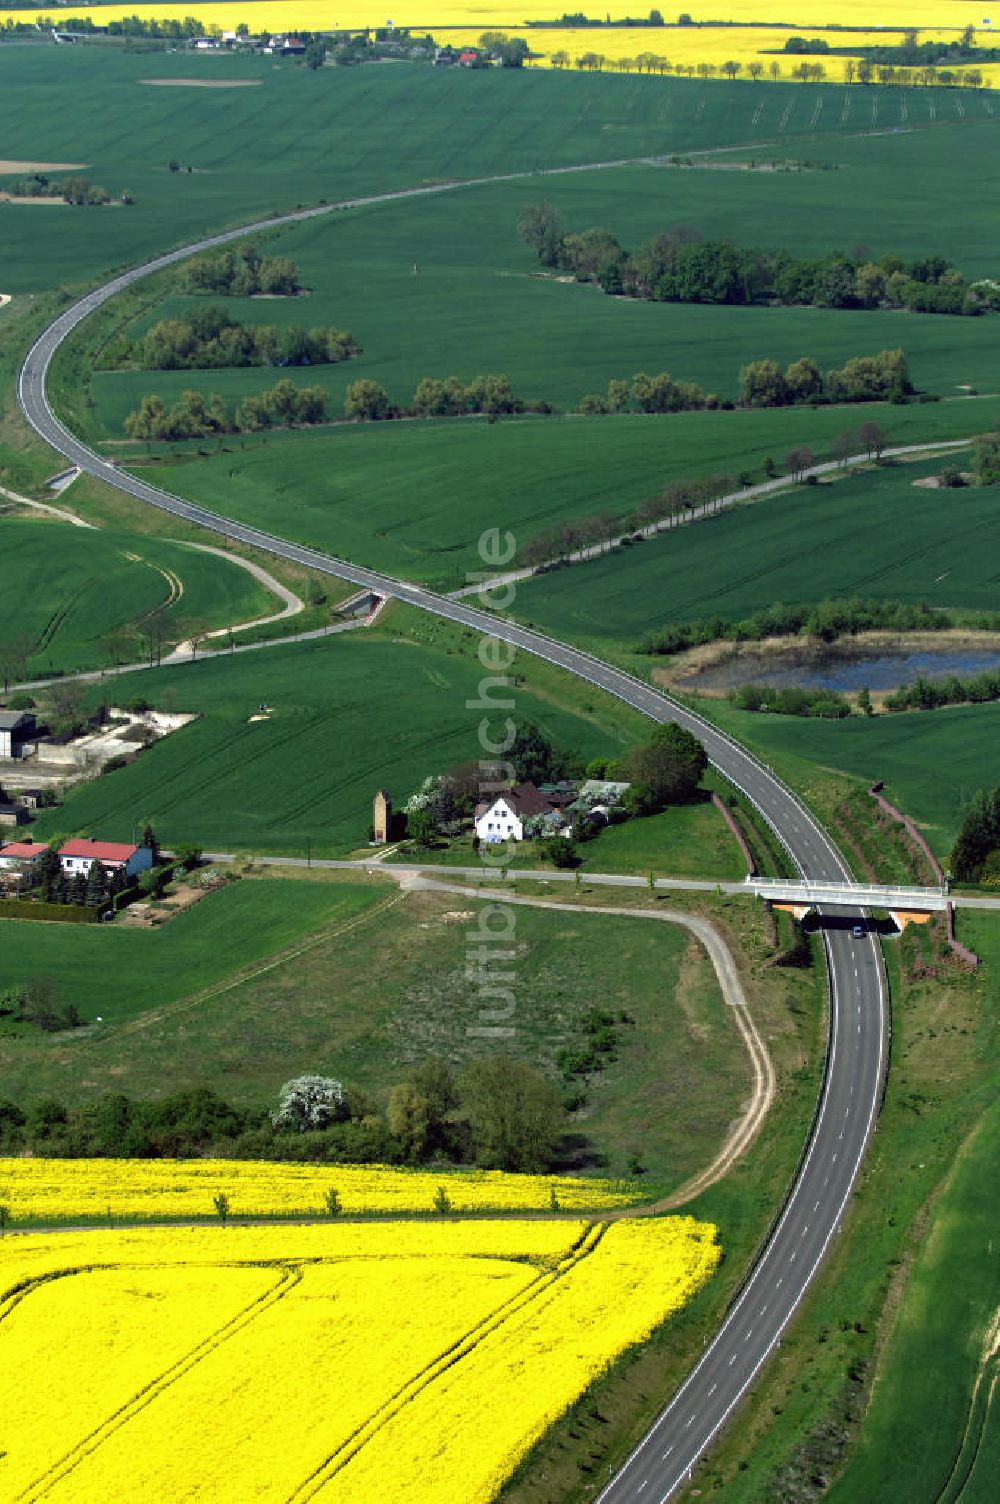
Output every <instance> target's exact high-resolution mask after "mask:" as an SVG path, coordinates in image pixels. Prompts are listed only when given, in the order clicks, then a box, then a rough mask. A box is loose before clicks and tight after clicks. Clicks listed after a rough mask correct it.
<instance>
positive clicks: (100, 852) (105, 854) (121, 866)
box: [59, 836, 153, 877]
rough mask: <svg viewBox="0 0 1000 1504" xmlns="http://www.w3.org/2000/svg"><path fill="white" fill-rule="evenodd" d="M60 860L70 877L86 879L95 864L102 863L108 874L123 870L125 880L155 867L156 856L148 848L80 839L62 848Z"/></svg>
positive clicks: (81, 837) (115, 842) (85, 838)
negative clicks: (81, 875) (83, 877)
mask: <svg viewBox="0 0 1000 1504" xmlns="http://www.w3.org/2000/svg"><path fill="white" fill-rule="evenodd" d="M59 861H60V863H61V864H62V870H63V871H64V872H65V873H66V874H67V876H69V877H75V876H76V875H77V873H80V872H82V873H83V874H84V876H86V874H87V873H88V872H89V871H90V868H91V864H92V863H93V862H100V864H101V866H102V867H104V868H105V870H106V871H108V872H119V871H122V872H124V873H125V876H126V877H135V876H136V874H137V873H139V872H146V871H148V870H149V868H150V867H152V865H153V853H152V852H151V851H150V849H149V847H148V846H125V845H121V844H120V843H118V842H117V841H92V840H90V838H89V837H86V836H80V837H79V838H78V839H76V840H73V841H67V842H66V844H65V845H64V846H60V848H59Z"/></svg>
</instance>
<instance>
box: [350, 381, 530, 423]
mask: <svg viewBox="0 0 1000 1504" xmlns="http://www.w3.org/2000/svg"><path fill="white" fill-rule="evenodd" d="M552 411H553V408H552V404H551V403H549V402H528V401H526V400H525V399H524V398H523V397H519V396H518V395H517V393H516V392H515V391H514V390H513V388H512V387H511V384H510V380H509V378H508V377H506V376H502V375H486V376H476V377H474V378H473V380H472V381H470V382H469V383H468V385H463V384H462V382H461V381H459V379H458V377H457V376H447V377H445V378H443V379H442V378H441V377H438V376H425V377H423V379H422V380H421V381H420V382H419V383H418V385H417V389H416V391H415V392H414V394H413V400H412V402H411V403H410V404H409V406H403V407H399V406H397V405H395V404H394V403H392V402H391V401H390V400H389V394H388V392H387V391H386V389H385V387H383V386H380V385H379V383H378V382H377V381H372V380H371V379H370V378H369V377H362V378H361V379H360V380H358V381H355V382H353V383H352V384H351V385H350V386H349V387H348V388H347V393H346V396H345V399H344V416H345V417H346V418H355V419H358V420H359V421H365V420H368V421H371V422H377V421H379V420H381V419H388V418H457V417H462V416H464V415H466V414H472V413H483V414H485V415H486V417H488V418H499V417H508V416H511V415H513V414H515V413H529V412H533V413H550V412H552Z"/></svg>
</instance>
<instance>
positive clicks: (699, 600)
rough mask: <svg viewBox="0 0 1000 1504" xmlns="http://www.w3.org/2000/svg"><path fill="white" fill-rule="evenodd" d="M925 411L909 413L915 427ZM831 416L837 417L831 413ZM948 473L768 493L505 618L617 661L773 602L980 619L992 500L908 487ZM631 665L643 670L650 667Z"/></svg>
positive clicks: (529, 594) (830, 481)
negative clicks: (684, 625) (658, 636)
mask: <svg viewBox="0 0 1000 1504" xmlns="http://www.w3.org/2000/svg"><path fill="white" fill-rule="evenodd" d="M890 411H892V409H890ZM904 411H905V409H904ZM938 411H941V409H933V408H923V409H917V412H918V413H919V414H920V415H921V417H922V416H923V415H924V414H927V413H931V412H934V413H937V412H938ZM944 411H945V412H946V411H947V409H944ZM706 416H710V415H706ZM719 416H720V418H721V417H729V416H732V415H729V414H720V415H719ZM749 416H751V417H756V416H757V415H756V414H751V415H749ZM829 416H830V414H824V417H829ZM835 416H839V417H840V418H841V419H843V417H844V410H843V409H841V410H840V413H839V414H836V415H835ZM904 442H905V440H904ZM955 462H956V461H955V459H954V457H953V456H952V455H950V454H949V455H948V456H947V457H946V458H938V459H937V460H926V459H921V460H918V461H911V462H907V463H893V464H891V465H884V466H882V467H878V468H870V469H865V470H862V471H860V472H855V473H848V474H845V475H839V474H835V475H834V476H833V477H825V478H824V480H823V481H822V483H821V484H820V485H819V486H798V487H794V488H792V489H790V490H788V491H785V492H778V493H777V494H776V495H774V496H769V497H765V498H763V499H761V500H759V501H755V502H753V503H751V504H748V505H743V506H738V507H734V508H732V509H731V510H729V511H726V512H723V513H721V514H720V515H719V516H717V517H710V518H708V519H706V520H704V521H700V522H696V523H694V524H693V525H691V526H688V527H682V528H679V529H676V530H673V531H670V532H667V533H665V534H661V535H660V536H659V537H658V538H655V539H650V540H647V541H646V542H643V543H642V544H637V545H634V546H633V547H632V548H628V549H622V550H620V551H617V552H614V553H611V554H607V555H604V556H602V557H599V558H597V559H594V560H592V561H588V562H587V563H585V564H576V565H573V566H572V567H570V568H568V569H563V570H560V571H557V572H555V573H553V574H547V575H541V576H537V577H536V578H534V579H531V580H525V581H523V582H522V583H521V584H520V585H519V586H518V594H517V601H516V605H515V610H516V612H517V614H518V615H519V616H520V617H522V618H523V619H525V620H528V619H530V620H531V621H532V622H534V623H535V624H536V625H538V626H540V627H542V628H544V629H545V630H546V631H549V632H551V633H553V635H555V636H557V637H570V638H573V639H574V640H577V641H581V640H586V641H588V642H590V643H593V644H595V645H596V644H601V643H603V644H604V645H605V647H607V646H609V645H611V644H614V645H615V646H620V647H622V648H624V649H626V650H629V649H634V648H636V647H637V646H638V644H639V642H640V639H641V638H642V636H643V634H644V633H646V632H651V633H655V632H656V630H657V627H658V626H660V627H662V626H666V625H668V624H670V623H673V622H690V621H695V620H699V619H703V618H706V617H713V616H719V617H722V618H724V619H726V620H731V621H738V620H740V619H741V618H742V617H745V616H748V615H750V614H751V613H753V612H754V611H758V610H761V609H762V608H764V607H766V606H770V605H772V604H774V603H775V602H784V603H785V604H788V605H792V604H795V605H798V604H800V603H801V604H807V603H811V602H819V601H822V600H828V599H843V598H846V597H850V596H862V597H871V598H879V599H883V600H900V601H907V602H911V603H914V604H920V603H926V604H928V605H930V606H938V607H951V608H955V609H960V610H961V609H969V610H977V609H978V610H982V611H986V612H989V611H992V610H994V609H995V606H996V599H997V596H996V576H997V565H996V547H997V545H998V544H1000V516H998V514H997V506H996V497H995V493H994V491H993V490H992V489H991V488H989V487H985V488H982V489H978V488H975V487H967V488H965V489H959V490H941V489H938V488H935V487H926V486H919V485H916V484H915V482H916V481H918V480H920V479H922V478H925V477H927V476H930V475H935V474H937V473H938V472H939V471H940V470H941V469H942V468H943V466H944V465H945V464H946V463H955ZM958 463H963V459H962V452H961V451H960V452H959V460H958ZM643 661H644V662H645V663H646V665H647V667H655V665H656V663H657V661H658V660H657V659H655V658H652V659H645V660H643ZM663 661H664V662H665V661H666V660H663Z"/></svg>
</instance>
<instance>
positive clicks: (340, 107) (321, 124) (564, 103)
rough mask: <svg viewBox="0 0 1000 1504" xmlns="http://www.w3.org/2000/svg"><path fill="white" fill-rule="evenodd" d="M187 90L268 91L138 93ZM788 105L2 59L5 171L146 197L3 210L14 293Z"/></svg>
mask: <svg viewBox="0 0 1000 1504" xmlns="http://www.w3.org/2000/svg"><path fill="white" fill-rule="evenodd" d="M192 73H195V76H197V77H199V78H204V79H215V80H219V79H221V80H226V79H234V78H236V79H244V80H250V81H251V82H252V83H254V84H256V85H257V87H251V88H242V89H233V90H231V91H230V90H225V89H219V90H215V89H198V90H190V91H187V90H184V89H183V88H170V89H164V88H151V87H149V86H147V85H145V84H143V83H142V80H143V79H148V78H168V77H175V78H185V77H191V76H192ZM845 93H846V91H845V90H843V89H841V88H839V87H831V88H829V89H827V90H824V95H826V96H827V97H828V99H829V109H828V110H827V112H826V118H828V119H829V120H830V121H831V122H837V121H839V119H840V118H841V115H842V113H843V112H842V108H841V106H842V103H843V101H844V98H845ZM779 99H780V100H781V104H782V113H783V112H784V109H785V108H787V105H788V103H789V102H790V101H789V94H788V90H787V86H782V85H770V84H766V83H762V84H760V85H758V86H755V88H754V89H752V90H751V89H748V88H746V87H745V86H743V85H736V86H735V87H733V86H729V85H727V84H724V83H716V84H713V85H712V86H711V87H705V86H704V84H702V83H701V82H699V81H690V80H679V79H678V80H674V79H671V80H663V79H653V78H638V77H625V76H622V75H615V76H603V77H602V76H597V77H589V76H588V77H584V76H583V75H581V74H575V73H568V74H566V75H560V74H558V73H545V74H541V73H538V74H536V73H532V72H524V73H518V72H509V71H505V72H502V73H501V72H499V71H497V72H493V71H491V70H487V71H485V72H482V73H474V74H472V73H468V72H466V71H464V70H459V69H448V70H434V69H432V68H430V67H426V66H419V65H410V64H394V65H393V66H391V67H369V68H337V69H329V70H320V71H318V72H315V73H314V72H311V71H309V70H307V69H303V68H298V67H295V66H294V65H288V66H285V65H280V64H279V65H276V64H275V61H274V60H273V59H271V58H247V59H241V58H236V57H230V56H220V57H197V58H192V57H191V56H190V55H189V54H185V53H178V54H175V55H172V54H165V53H155V54H138V55H137V54H134V53H132V54H129V53H126V52H124V51H121V50H118V49H113V48H104V47H74V48H69V47H67V48H62V49H60V50H59V51H58V52H56V51H55V50H54V49H53V48H52V46H51V45H40V46H38V47H32V46H22V45H18V46H17V47H13V46H12V47H4V48H3V49H2V51H0V136H2V139H3V142H4V152H5V155H6V157H7V158H8V159H14V160H24V161H32V162H35V161H43V162H65V161H67V160H75V161H78V162H81V163H82V164H84V165H85V167H86V170H87V173H88V175H89V176H90V177H91V179H92V181H95V182H100V183H102V184H103V185H104V186H105V187H106V188H108V189H109V190H110V191H111V192H113V193H118V192H121V190H122V189H128V190H129V191H130V192H131V193H132V194H133V195H134V197H135V203H134V205H132V206H131V207H129V208H127V209H124V210H123V209H119V208H107V209H93V210H82V211H69V210H67V211H63V210H62V209H58V208H51V209H47V208H41V207H38V206H30V205H29V206H23V207H22V206H9V205H7V206H4V208H3V211H2V212H3V216H4V244H5V271H4V276H5V280H6V284H7V285H6V290H8V291H12V292H22V291H28V290H36V289H41V288H48V287H52V286H56V285H58V284H59V283H61V282H79V281H81V280H85V279H86V278H88V277H92V276H94V275H95V274H96V273H97V272H98V271H100V270H103V269H106V268H109V267H111V266H114V265H116V264H121V263H124V262H129V261H136V260H138V259H140V258H141V257H142V256H144V255H149V254H151V253H153V252H155V251H158V250H161V249H163V248H164V246H165V244H166V243H167V242H168V241H169V242H172V243H176V242H179V241H183V240H184V239H189V238H192V237H193V236H194V235H196V234H198V233H202V232H204V230H206V229H207V228H209V227H211V226H215V227H219V226H221V225H223V224H226V223H230V222H234V221H237V222H238V221H239V220H240V219H245V218H248V217H250V216H251V215H253V214H256V213H259V212H260V211H264V212H266V211H268V210H270V209H272V208H274V209H283V208H289V207H292V208H294V207H295V205H296V204H297V203H309V202H316V201H317V200H319V199H320V198H327V199H330V200H333V199H335V198H339V197H341V196H346V195H350V194H356V193H365V192H371V191H377V190H379V189H388V188H393V187H397V186H401V185H406V184H414V183H419V182H424V181H428V180H435V179H444V178H462V177H472V176H476V175H486V174H490V173H502V172H509V171H518V170H520V171H528V172H531V171H534V170H536V169H538V168H540V167H545V166H561V165H569V164H576V163H580V162H587V161H605V160H610V159H620V158H628V157H640V156H645V155H648V154H649V153H651V152H657V153H659V152H663V153H666V152H672V151H688V150H704V149H712V148H715V147H719V146H725V145H740V144H750V143H752V142H753V141H754V139H755V136H756V135H757V134H758V133H757V132H756V130H755V127H754V125H753V117H754V114H755V112H756V110H757V107H758V105H760V104H765V105H770V106H771V109H770V112H769V113H770V115H772V116H775V117H776V116H777V113H778V112H777V110H776V109H775V108H774V106H775V104H776V103H777V101H778V100H779ZM795 103H798V102H797V101H795ZM811 117H812V110H811V109H807V108H806V106H805V101H804V100H803V101H802V103H801V104H798V107H797V108H796V109H795V110H794V112H793V114H792V115H791V116H790V117H789V119H788V121H787V122H786V126H785V130H784V131H783V132H782V134H781V136H780V137H777V138H775V139H778V140H780V142H781V151H782V153H785V152H786V151H787V150H788V146H789V144H790V143H791V142H792V141H794V139H795V137H796V136H799V135H813V136H814V135H815V130H814V128H812V127H811ZM946 120H947V121H949V122H950V124H949V128H948V131H947V134H948V135H949V136H951V137H954V138H956V140H960V141H961V142H962V147H961V148H960V149H958V150H956V153H955V155H956V157H960V156H961V157H966V158H971V159H972V160H973V162H974V161H975V160H977V159H978V157H979V155H980V153H981V152H983V151H985V152H988V150H989V142H990V140H991V139H992V138H991V122H990V120H989V119H988V117H987V115H986V111H985V108H984V105H983V102H982V101H981V100H980V99H979V98H975V97H973V98H971V99H970V103H969V108H968V111H967V115H966V117H965V118H964V119H958V118H957V114H956V110H955V107H954V101H953V99H952V98H951V97H950V96H949V94H948V93H947V91H945V92H944V94H943V96H942V97H941V98H940V99H939V122H944V121H946ZM123 122H127V129H124V128H123ZM862 128H863V122H861V121H851V120H850V119H849V118H848V120H847V122H846V123H845V125H844V127H843V129H841V127H840V126H839V124H833V125H832V134H833V135H834V136H835V137H837V138H839V137H840V136H841V135H850V134H851V133H852V132H853V131H854V130H860V129H862ZM940 130H941V126H940V124H939V125H938V132H939V133H940ZM924 134H929V133H926V132H925V133H924ZM70 143H72V145H70ZM811 152H812V141H811V142H810V154H811ZM170 160H175V161H177V162H178V163H179V164H180V166H181V171H180V172H179V173H168V171H167V163H168V162H169V161H170ZM251 163H252V168H253V170H252V171H249V170H248V164H251ZM189 166H190V167H191V168H192V169H193V171H192V172H190V173H188V172H187V170H186V169H187V168H188V167H189ZM831 192H832V190H831ZM70 212H72V213H73V226H74V232H73V235H72V237H70V236H68V235H62V234H54V233H53V232H52V226H53V216H54V217H55V218H56V220H61V219H62V218H63V217H64V215H65V214H68V213H70Z"/></svg>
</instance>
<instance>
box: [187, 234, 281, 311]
mask: <svg viewBox="0 0 1000 1504" xmlns="http://www.w3.org/2000/svg"><path fill="white" fill-rule="evenodd" d="M181 286H182V288H183V289H184V290H185V291H187V292H210V293H214V294H215V295H216V296H217V297H219V296H221V297H226V298H250V297H254V296H255V295H257V294H260V293H267V294H269V295H270V296H272V297H273V296H279V297H291V296H293V295H294V294H295V293H297V292H298V291H299V290H300V287H301V283H300V281H299V269H298V267H297V266H296V264H295V262H294V261H292V260H291V258H290V257H288V256H262V255H261V254H260V252H259V251H258V249H257V247H256V246H255V245H254V243H253V242H252V241H247V242H245V244H243V245H240V246H238V247H237V248H236V250H235V251H223V253H222V255H221V256H197V257H195V259H194V260H193V261H189V262H188V263H187V265H186V267H185V268H184V272H183V276H182V281H181Z"/></svg>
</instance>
